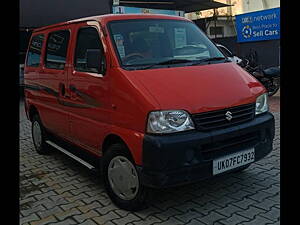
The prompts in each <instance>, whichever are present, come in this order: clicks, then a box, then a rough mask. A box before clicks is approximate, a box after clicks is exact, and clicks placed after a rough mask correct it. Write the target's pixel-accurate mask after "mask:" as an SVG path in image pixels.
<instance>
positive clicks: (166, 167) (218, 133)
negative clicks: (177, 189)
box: [137, 113, 275, 188]
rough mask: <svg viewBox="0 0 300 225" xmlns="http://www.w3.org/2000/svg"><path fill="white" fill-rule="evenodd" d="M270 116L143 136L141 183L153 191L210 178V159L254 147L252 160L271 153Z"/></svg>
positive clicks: (271, 127) (272, 129) (266, 114)
mask: <svg viewBox="0 0 300 225" xmlns="http://www.w3.org/2000/svg"><path fill="white" fill-rule="evenodd" d="M274 133H275V121H274V116H273V115H272V114H271V113H265V114H263V115H259V116H257V117H255V119H254V120H252V121H250V122H247V123H243V124H240V125H237V126H234V127H229V128H224V129H219V130H215V131H210V132H200V131H189V132H184V133H177V134H171V135H164V136H158V135H145V137H144V143H143V166H138V167H137V169H138V172H139V174H140V179H141V182H142V184H144V185H145V186H149V187H154V188H163V187H170V186H176V185H181V184H186V183H191V182H196V181H199V180H203V179H206V178H209V177H212V176H213V174H212V163H213V160H214V159H216V158H219V157H222V156H225V155H227V154H231V153H234V152H239V151H241V150H245V149H247V148H250V147H254V148H255V161H258V160H260V159H262V158H263V157H265V156H266V155H267V154H269V153H270V152H271V151H272V146H273V139H274Z"/></svg>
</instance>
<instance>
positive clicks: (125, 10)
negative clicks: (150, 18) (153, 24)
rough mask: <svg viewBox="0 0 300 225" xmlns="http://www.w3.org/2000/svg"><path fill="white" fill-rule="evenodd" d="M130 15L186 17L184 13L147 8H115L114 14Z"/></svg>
mask: <svg viewBox="0 0 300 225" xmlns="http://www.w3.org/2000/svg"><path fill="white" fill-rule="evenodd" d="M129 13H134V14H135V13H148V14H164V15H171V16H182V17H184V11H176V10H164V9H146V8H136V7H127V6H113V14H129Z"/></svg>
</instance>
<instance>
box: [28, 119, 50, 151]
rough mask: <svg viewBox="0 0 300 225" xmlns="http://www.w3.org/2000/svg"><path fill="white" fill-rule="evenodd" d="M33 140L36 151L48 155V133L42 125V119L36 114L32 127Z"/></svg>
mask: <svg viewBox="0 0 300 225" xmlns="http://www.w3.org/2000/svg"><path fill="white" fill-rule="evenodd" d="M31 134H32V140H33V144H34V147H35V150H36V151H37V153H39V154H47V153H48V152H49V148H48V145H47V144H46V142H45V141H46V131H45V129H44V127H43V125H42V122H41V120H40V117H39V116H38V115H37V114H36V115H34V116H33V118H32V126H31Z"/></svg>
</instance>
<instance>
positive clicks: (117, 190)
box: [25, 14, 274, 210]
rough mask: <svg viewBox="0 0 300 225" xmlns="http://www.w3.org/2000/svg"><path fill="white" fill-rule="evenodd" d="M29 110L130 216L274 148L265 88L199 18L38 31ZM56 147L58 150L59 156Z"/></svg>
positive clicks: (28, 68)
mask: <svg viewBox="0 0 300 225" xmlns="http://www.w3.org/2000/svg"><path fill="white" fill-rule="evenodd" d="M25 109H26V115H27V117H28V119H29V120H30V121H31V122H32V138H33V143H34V146H35V149H36V151H37V152H38V153H40V154H46V153H47V152H48V151H50V149H51V148H50V146H52V147H54V148H56V149H58V150H60V151H62V152H64V153H66V154H67V155H68V156H70V157H72V158H73V159H75V160H77V161H78V162H80V163H82V164H83V165H85V166H87V167H88V168H90V169H99V170H100V171H101V172H102V178H103V180H104V185H105V188H106V190H107V193H108V195H109V196H110V198H111V199H112V201H113V202H114V203H115V204H116V205H117V206H119V207H120V208H123V209H126V210H138V209H141V208H143V207H144V206H145V201H146V199H147V196H148V195H147V194H148V192H149V187H152V188H164V187H170V186H176V185H182V184H186V183H191V182H196V181H199V180H203V179H207V178H210V177H213V176H218V175H221V174H224V173H230V172H233V171H238V170H243V169H245V168H247V167H248V166H249V165H250V164H251V163H253V162H255V161H258V160H260V159H262V158H263V157H265V156H266V155H267V154H269V153H270V152H271V150H272V143H273V138H274V117H273V115H272V114H271V113H269V112H268V101H267V93H266V89H265V88H264V87H263V86H262V85H261V84H260V83H259V82H258V81H257V80H256V79H255V78H253V77H252V76H251V75H249V74H248V73H247V72H246V71H245V70H243V69H242V68H241V67H240V66H238V65H237V64H236V63H233V62H231V61H230V60H228V59H227V58H226V57H224V54H223V53H222V52H221V51H220V50H219V49H218V48H217V47H216V46H215V45H214V44H213V43H212V42H211V41H210V40H209V38H208V37H207V36H206V35H205V34H204V33H203V32H202V31H201V30H200V29H198V27H197V26H196V25H195V24H194V23H192V22H191V21H190V20H188V19H185V18H181V17H173V16H164V15H145V14H143V15H137V14H132V15H104V16H95V17H89V18H82V19H77V20H73V21H69V22H65V23H60V24H55V25H50V26H47V27H43V28H39V29H36V30H34V32H33V34H32V37H31V40H30V46H29V49H28V53H27V59H26V65H25ZM52 149H53V148H52Z"/></svg>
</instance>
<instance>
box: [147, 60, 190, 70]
mask: <svg viewBox="0 0 300 225" xmlns="http://www.w3.org/2000/svg"><path fill="white" fill-rule="evenodd" d="M189 62H193V60H188V59H169V60H165V61H162V62H158V63H154V64H152V65H149V66H145V67H144V69H150V68H152V67H154V66H160V65H171V64H180V63H189Z"/></svg>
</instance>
